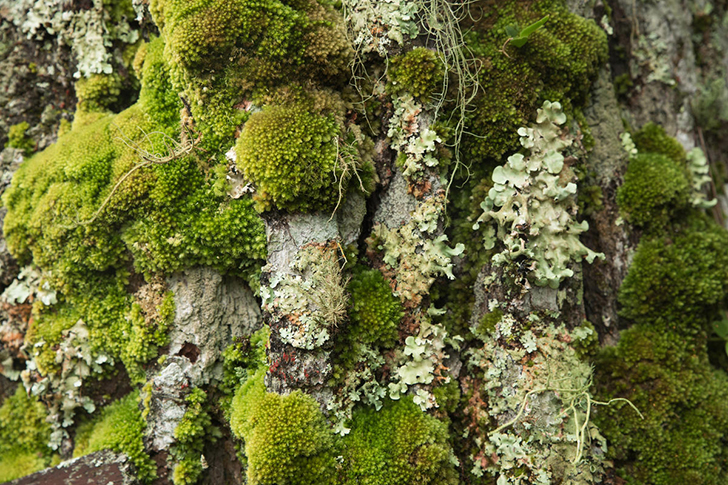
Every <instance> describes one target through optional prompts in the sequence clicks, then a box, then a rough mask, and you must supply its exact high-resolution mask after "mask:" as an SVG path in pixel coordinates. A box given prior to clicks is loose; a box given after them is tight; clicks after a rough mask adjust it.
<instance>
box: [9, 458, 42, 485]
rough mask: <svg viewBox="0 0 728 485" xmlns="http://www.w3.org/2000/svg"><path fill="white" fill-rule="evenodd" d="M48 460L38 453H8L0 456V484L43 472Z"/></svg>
mask: <svg viewBox="0 0 728 485" xmlns="http://www.w3.org/2000/svg"><path fill="white" fill-rule="evenodd" d="M47 466H48V460H47V459H45V458H43V457H42V456H39V454H38V453H8V454H2V455H0V482H9V481H10V480H14V479H16V478H20V477H24V476H26V475H30V474H31V473H35V472H37V471H39V470H42V469H44V468H46V467H47Z"/></svg>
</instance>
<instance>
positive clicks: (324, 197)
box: [236, 104, 345, 212]
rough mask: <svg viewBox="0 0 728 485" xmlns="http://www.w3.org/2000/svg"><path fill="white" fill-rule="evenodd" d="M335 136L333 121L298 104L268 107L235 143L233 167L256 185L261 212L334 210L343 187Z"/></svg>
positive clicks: (335, 127)
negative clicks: (276, 209)
mask: <svg viewBox="0 0 728 485" xmlns="http://www.w3.org/2000/svg"><path fill="white" fill-rule="evenodd" d="M338 134H339V129H338V127H337V124H336V122H335V120H334V119H333V117H331V116H324V115H321V114H317V113H312V112H310V111H308V110H307V109H306V106H305V105H302V104H293V105H286V106H272V107H269V108H266V109H264V110H263V111H261V112H258V113H255V114H254V115H253V116H251V117H250V120H248V122H247V123H246V124H245V127H244V128H243V132H242V133H241V135H240V138H239V139H238V143H237V146H236V149H237V155H238V158H237V165H238V166H239V167H240V168H241V169H242V170H243V173H244V174H245V177H246V178H248V179H249V180H251V181H252V182H253V183H254V184H256V186H257V195H256V201H257V203H258V206H259V208H260V209H261V210H269V209H272V208H274V207H276V208H278V209H282V210H287V211H291V212H296V211H310V210H315V209H321V210H330V209H332V208H333V207H334V206H335V205H336V203H337V201H338V197H339V184H340V183H345V181H343V180H340V179H341V177H342V176H343V173H342V167H341V166H340V165H339V161H338V153H337V143H336V137H337V135H338ZM337 181H338V182H337Z"/></svg>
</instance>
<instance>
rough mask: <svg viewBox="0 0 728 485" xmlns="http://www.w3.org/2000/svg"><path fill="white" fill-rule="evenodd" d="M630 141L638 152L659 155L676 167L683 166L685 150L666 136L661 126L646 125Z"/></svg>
mask: <svg viewBox="0 0 728 485" xmlns="http://www.w3.org/2000/svg"><path fill="white" fill-rule="evenodd" d="M632 139H633V140H634V143H635V145H636V146H637V150H639V151H640V152H650V153H659V154H661V155H665V156H666V157H668V158H669V159H670V160H672V161H674V162H675V163H676V164H677V166H678V167H680V168H683V167H684V166H685V149H683V147H682V145H681V144H680V142H679V141H677V140H676V139H675V138H673V137H671V136H668V135H667V133H665V129H664V128H663V127H662V126H660V125H656V124H655V123H647V124H646V125H645V126H643V127H642V129H641V130H640V131H638V132H637V133H635V134H634V136H633V137H632Z"/></svg>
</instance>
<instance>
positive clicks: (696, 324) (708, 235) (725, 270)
mask: <svg viewBox="0 0 728 485" xmlns="http://www.w3.org/2000/svg"><path fill="white" fill-rule="evenodd" d="M727 294H728V233H727V232H726V231H725V230H724V229H722V228H721V227H719V226H717V225H716V224H715V223H713V222H712V221H709V220H707V219H706V218H704V217H700V216H697V215H696V216H694V217H693V219H692V221H691V222H690V224H689V226H688V227H686V228H684V229H683V230H682V231H681V232H678V233H675V234H666V235H664V236H656V237H647V238H644V239H643V240H642V241H641V242H640V244H639V246H638V247H637V253H636V254H635V256H634V260H633V262H632V265H631V266H630V269H629V272H628V274H627V277H626V278H625V279H624V282H623V283H622V287H621V289H620V292H619V302H620V303H621V304H622V312H621V314H622V315H623V316H625V317H627V318H629V319H631V320H633V321H635V322H640V323H644V324H656V325H659V326H660V327H661V328H665V327H668V328H671V329H681V330H688V329H696V328H697V329H702V328H705V325H707V323H708V320H709V319H710V318H711V317H712V316H713V314H714V312H715V311H716V310H717V309H718V308H719V307H720V305H721V304H722V303H723V302H724V301H725V299H726V295H727Z"/></svg>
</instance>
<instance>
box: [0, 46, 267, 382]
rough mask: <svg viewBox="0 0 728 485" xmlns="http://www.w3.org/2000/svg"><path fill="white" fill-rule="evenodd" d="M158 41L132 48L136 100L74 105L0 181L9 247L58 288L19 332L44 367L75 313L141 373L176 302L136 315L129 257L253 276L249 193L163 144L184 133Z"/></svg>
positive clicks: (254, 239)
mask: <svg viewBox="0 0 728 485" xmlns="http://www.w3.org/2000/svg"><path fill="white" fill-rule="evenodd" d="M163 50H164V44H163V42H162V40H160V39H155V40H153V41H152V42H151V43H149V44H145V45H144V46H143V47H141V48H140V50H139V51H138V53H137V61H138V62H137V70H138V73H139V76H140V78H141V83H142V90H141V92H140V96H139V101H138V102H137V103H136V104H135V105H134V106H132V107H130V108H128V109H126V110H124V111H122V112H121V113H119V114H118V115H114V114H112V113H108V112H106V113H100V112H90V111H87V112H85V113H83V116H80V117H77V118H76V120H75V122H74V125H73V127H72V130H71V131H70V132H68V133H66V134H64V135H63V136H62V137H61V138H60V139H59V140H58V142H57V143H56V144H54V145H52V146H51V147H49V148H48V149H46V150H45V151H43V152H42V153H39V154H37V155H35V156H34V157H31V158H30V159H28V160H27V161H26V163H24V164H23V165H22V167H21V168H20V169H19V170H18V172H17V173H16V174H15V176H14V178H13V183H12V185H11V186H10V187H9V188H8V190H7V191H6V192H5V196H4V203H5V206H6V207H7V208H8V214H7V216H6V217H5V226H4V233H5V236H6V238H7V241H8V245H9V248H10V250H11V251H12V253H13V254H14V255H15V256H16V257H17V258H18V259H20V260H21V261H23V262H24V263H29V262H31V261H32V262H33V264H35V265H36V266H38V267H39V268H40V269H41V270H42V272H43V274H44V275H45V277H46V278H47V280H48V281H49V283H50V284H51V285H52V287H53V288H54V289H55V290H56V291H57V292H58V300H59V303H58V305H55V307H54V308H46V307H44V306H42V305H41V304H40V302H37V303H36V306H35V318H34V320H33V322H32V324H31V328H30V329H29V333H28V338H29V341H30V342H33V343H38V342H42V343H41V344H39V346H37V347H33V350H34V352H36V353H37V355H36V360H37V363H38V367H39V370H40V371H41V372H42V373H44V374H47V373H52V372H57V371H59V370H60V365H61V364H60V363H59V362H56V349H57V347H56V345H57V344H59V343H60V341H61V339H62V338H63V331H64V330H67V329H69V328H70V327H72V326H73V325H74V324H75V322H77V321H78V320H79V319H81V320H83V321H84V322H85V325H86V326H87V327H88V329H89V332H90V336H89V343H88V344H89V350H90V351H92V352H94V355H105V356H106V357H111V358H113V359H114V360H116V361H118V360H121V361H122V362H123V363H124V364H125V366H126V369H127V371H128V373H129V375H130V376H131V377H132V379H133V380H141V379H143V378H144V372H143V368H142V365H143V364H144V363H145V362H147V361H148V360H149V359H151V358H153V357H155V356H156V355H157V349H158V347H159V346H161V345H163V344H164V343H165V340H166V337H165V334H166V328H167V325H168V324H169V322H170V319H171V317H172V316H173V313H174V304H173V299H172V297H171V295H167V298H165V299H164V301H163V302H162V304H161V305H159V308H158V309H157V313H158V315H157V316H156V317H154V318H149V317H148V316H147V315H144V314H143V312H142V311H141V306H139V305H138V304H134V303H135V302H134V299H133V298H132V297H131V296H130V295H129V294H128V293H127V285H128V283H129V277H130V274H129V272H130V268H131V266H132V264H133V266H134V269H135V271H136V272H139V273H144V274H145V276H147V278H148V279H150V278H152V276H153V275H154V274H158V273H170V272H174V271H178V270H181V269H183V268H187V267H191V266H198V265H205V266H211V267H214V268H216V269H217V270H219V271H221V272H229V273H235V274H238V275H241V276H250V275H252V274H254V273H255V271H256V268H257V267H258V266H259V264H260V261H261V260H262V258H263V257H264V254H265V238H264V231H263V225H262V222H261V221H260V220H259V218H258V217H257V215H256V214H255V211H254V209H253V202H252V200H250V199H249V198H242V199H237V200H232V199H230V197H229V196H228V195H227V194H226V193H224V192H222V191H221V190H220V185H221V180H220V179H222V183H223V184H224V183H225V182H224V177H225V173H224V171H220V170H211V167H210V166H209V164H210V163H212V164H213V165H214V164H215V161H214V159H212V160H210V159H209V158H208V156H207V155H205V154H203V153H202V152H197V151H195V150H191V151H190V153H189V154H188V155H176V154H170V153H169V152H168V148H165V147H166V146H169V145H170V144H172V143H173V142H172V141H171V139H172V140H180V142H178V143H183V144H184V143H190V141H189V139H187V141H185V136H193V135H188V134H183V135H180V133H179V131H180V128H179V126H180V107H181V106H182V104H181V103H180V101H179V98H178V96H177V93H176V92H175V91H174V90H173V88H172V85H171V81H170V77H169V72H168V71H169V68H168V66H167V65H166V62H165V60H164V57H163ZM94 79H95V80H88V81H87V84H85V87H84V88H83V89H81V91H82V92H88V93H91V94H88V96H87V98H83V97H82V99H85V100H86V101H88V103H91V102H92V101H93V100H97V101H93V102H98V103H100V102H101V101H100V96H101V95H100V93H101V92H102V91H104V90H105V89H106V88H105V87H104V86H105V85H104V84H103V82H102V81H104V80H108V77H106V78H105V77H102V76H98V77H97V78H94ZM96 81H98V82H99V83H101V84H100V85H99V86H101V87H99V86H96V84H94V83H96ZM104 82H105V81H104ZM93 86H96V88H94V89H95V90H94V89H91V87H93ZM87 88H88V89H87ZM84 90H85V91H84ZM86 101H84V103H86ZM88 103H87V104H88ZM83 109H87V110H90V109H91V108H90V107H89V106H86V108H84V107H83V106H81V107H80V108H79V110H80V111H79V113H80V112H81V111H83ZM93 109H101V107H100V105H99V106H96V107H94V108H93ZM165 144H166V145H165ZM165 157H166V159H167V161H166V162H164V163H149V162H148V161H149V160H157V161H158V160H159V158H165ZM144 163H146V166H144V167H142V168H139V167H140V164H144ZM160 298H161V295H160ZM137 303H139V302H137ZM155 305H156V304H155Z"/></svg>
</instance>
